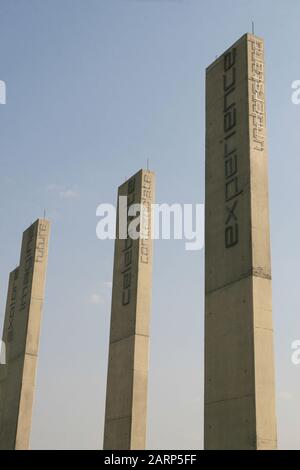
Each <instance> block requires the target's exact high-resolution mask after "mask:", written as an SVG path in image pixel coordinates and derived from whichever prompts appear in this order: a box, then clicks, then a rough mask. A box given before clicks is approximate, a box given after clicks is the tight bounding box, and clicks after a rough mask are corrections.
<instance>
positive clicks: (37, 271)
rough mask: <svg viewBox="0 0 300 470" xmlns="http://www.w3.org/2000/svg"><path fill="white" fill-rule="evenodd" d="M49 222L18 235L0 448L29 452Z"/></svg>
mask: <svg viewBox="0 0 300 470" xmlns="http://www.w3.org/2000/svg"><path fill="white" fill-rule="evenodd" d="M49 231H50V223H49V222H48V221H47V220H42V219H38V220H37V221H36V222H35V223H34V224H33V225H31V226H30V227H29V228H28V229H27V230H26V231H25V232H24V234H23V241H22V249H21V259H20V266H19V267H18V268H16V269H15V270H14V271H12V273H11V274H10V277H9V287H8V295H7V305H6V311H5V320H4V327H3V342H4V343H5V346H6V364H5V365H0V449H7V450H13V449H16V450H26V449H29V440H30V431H31V419H32V407H33V400H34V391H35V376H36V367H37V359H38V349H39V337H40V325H41V314H42V307H43V301H44V289H45V276H46V267H47V258H48V241H49Z"/></svg>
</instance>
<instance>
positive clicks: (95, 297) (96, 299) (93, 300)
mask: <svg viewBox="0 0 300 470" xmlns="http://www.w3.org/2000/svg"><path fill="white" fill-rule="evenodd" d="M103 303H104V299H103V297H102V296H101V295H99V294H92V295H91V296H90V304H93V305H99V304H103Z"/></svg>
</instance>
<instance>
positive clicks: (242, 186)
mask: <svg viewBox="0 0 300 470" xmlns="http://www.w3.org/2000/svg"><path fill="white" fill-rule="evenodd" d="M205 294H206V295H205V297H206V301H205V405H204V412H205V423H204V446H205V448H206V449H275V448H276V445H277V438H276V413H275V384H274V352H273V325H272V291H271V261H270V234H269V202H268V151H267V138H266V115H265V71H264V43H263V40H262V39H260V38H258V37H256V36H253V35H251V34H246V35H244V36H243V37H242V38H241V39H240V40H239V41H238V42H237V43H235V44H234V45H233V46H232V47H231V48H230V49H228V50H227V51H226V52H225V53H224V54H223V55H222V56H221V57H219V58H218V59H217V60H216V61H215V62H213V63H212V64H211V65H210V66H209V67H208V69H207V72H206V245H205Z"/></svg>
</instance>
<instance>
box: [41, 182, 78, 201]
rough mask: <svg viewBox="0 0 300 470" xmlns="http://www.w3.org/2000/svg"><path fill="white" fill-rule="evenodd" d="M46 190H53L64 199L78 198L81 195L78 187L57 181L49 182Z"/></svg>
mask: <svg viewBox="0 0 300 470" xmlns="http://www.w3.org/2000/svg"><path fill="white" fill-rule="evenodd" d="M46 191H49V192H52V193H54V194H56V195H58V196H59V197H60V198H62V199H77V198H78V197H79V193H78V191H77V190H76V189H74V188H67V187H64V186H60V185H58V184H56V183H51V184H48V185H47V186H46Z"/></svg>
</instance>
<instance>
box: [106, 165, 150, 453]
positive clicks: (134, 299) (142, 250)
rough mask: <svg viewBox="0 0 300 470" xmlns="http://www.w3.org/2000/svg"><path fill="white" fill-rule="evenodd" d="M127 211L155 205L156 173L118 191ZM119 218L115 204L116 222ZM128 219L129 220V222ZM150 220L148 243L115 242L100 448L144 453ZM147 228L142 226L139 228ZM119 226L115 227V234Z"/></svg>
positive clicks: (141, 176)
mask: <svg viewBox="0 0 300 470" xmlns="http://www.w3.org/2000/svg"><path fill="white" fill-rule="evenodd" d="M118 196H126V197H127V202H128V207H130V206H131V205H132V204H134V203H142V204H144V205H145V206H146V207H147V208H150V204H152V203H153V202H154V174H153V173H152V172H150V171H145V170H141V171H139V172H138V173H137V174H136V175H134V176H133V177H132V178H130V179H129V180H128V181H126V182H125V183H124V184H122V185H121V186H120V187H119V191H118ZM118 202H119V199H118ZM118 215H119V204H118V211H117V217H118ZM130 221H131V220H129V219H128V221H127V223H129V222H130ZM151 224H152V215H151V212H150V213H149V219H148V227H146V232H147V234H148V235H147V234H146V238H145V239H140V238H139V239H137V240H132V239H131V238H127V239H126V240H124V239H120V238H117V239H116V242H115V256H114V274H113V289H112V309H111V325H110V345H109V359H108V377H107V392H106V412H105V429H104V444H103V447H104V449H119V450H121V449H125V450H127V449H144V448H145V443H146V424H147V422H146V416H147V382H148V362H149V360H148V349H149V325H150V308H151V291H152V240H151V237H150V234H151ZM142 225H143V227H144V228H145V224H144V223H143V224H142ZM118 230H119V225H118V223H117V234H118Z"/></svg>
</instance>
